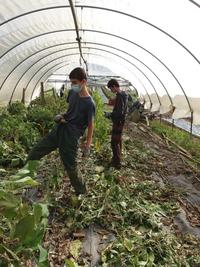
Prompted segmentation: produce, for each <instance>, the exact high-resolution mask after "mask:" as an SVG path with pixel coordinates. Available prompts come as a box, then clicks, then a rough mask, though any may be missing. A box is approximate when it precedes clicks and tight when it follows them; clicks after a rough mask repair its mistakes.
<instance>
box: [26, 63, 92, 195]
mask: <svg viewBox="0 0 200 267" xmlns="http://www.w3.org/2000/svg"><path fill="white" fill-rule="evenodd" d="M69 78H70V81H71V90H70V91H69V95H68V98H67V102H68V103H69V106H68V110H67V112H66V113H64V114H62V115H57V116H56V118H55V120H56V122H57V124H56V126H55V127H54V128H53V130H52V131H51V132H50V133H49V134H48V135H47V136H45V137H44V138H43V139H42V140H41V141H40V142H39V143H38V144H37V145H36V146H35V147H33V149H32V150H31V151H30V153H29V155H28V158H27V161H28V160H39V159H41V158H42V157H44V156H45V155H47V154H49V153H50V152H52V151H53V150H55V149H57V148H58V149H59V153H60V157H61V159H62V162H63V164H64V166H65V169H66V170H67V173H68V176H69V178H70V182H71V184H72V186H73V187H74V190H75V192H76V194H77V195H78V194H84V193H85V192H86V186H85V182H84V181H83V179H82V177H81V176H80V174H79V173H78V169H77V163H76V158H77V150H78V141H79V139H80V137H81V136H82V135H83V134H84V132H85V130H86V128H88V131H87V138H86V143H85V146H84V151H83V154H84V155H85V156H87V155H89V152H90V146H91V143H92V137H93V129H94V123H93V118H94V115H95V104H94V101H93V99H92V97H91V96H90V95H89V93H88V89H87V85H86V84H87V77H86V73H85V71H84V69H82V68H75V69H74V70H72V72H71V73H70V75H69Z"/></svg>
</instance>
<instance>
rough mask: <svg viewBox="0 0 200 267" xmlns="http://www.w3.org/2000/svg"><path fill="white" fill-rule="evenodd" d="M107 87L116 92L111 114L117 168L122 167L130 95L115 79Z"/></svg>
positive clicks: (113, 161)
mask: <svg viewBox="0 0 200 267" xmlns="http://www.w3.org/2000/svg"><path fill="white" fill-rule="evenodd" d="M107 87H108V88H109V89H110V90H111V92H112V93H114V94H116V98H115V101H114V108H113V111H112V112H111V113H110V115H109V117H110V118H111V120H112V122H113V126H112V135H111V147H112V152H113V157H112V162H111V165H112V166H113V167H115V168H116V169H120V168H121V153H122V132H123V128H124V123H125V117H126V113H127V108H128V96H127V94H126V93H125V92H124V91H121V90H120V86H119V83H118V81H117V80H115V79H111V80H109V82H108V83H107Z"/></svg>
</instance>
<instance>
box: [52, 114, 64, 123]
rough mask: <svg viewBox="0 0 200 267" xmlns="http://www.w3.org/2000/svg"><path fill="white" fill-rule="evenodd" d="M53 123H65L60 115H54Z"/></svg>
mask: <svg viewBox="0 0 200 267" xmlns="http://www.w3.org/2000/svg"><path fill="white" fill-rule="evenodd" d="M54 121H55V122H56V123H65V119H64V117H63V115H61V114H58V115H56V116H55V118H54Z"/></svg>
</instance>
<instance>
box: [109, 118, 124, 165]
mask: <svg viewBox="0 0 200 267" xmlns="http://www.w3.org/2000/svg"><path fill="white" fill-rule="evenodd" d="M123 127H124V122H114V123H113V126H112V135H111V147H112V152H113V157H112V164H113V165H114V166H120V164H121V154H122V132H123Z"/></svg>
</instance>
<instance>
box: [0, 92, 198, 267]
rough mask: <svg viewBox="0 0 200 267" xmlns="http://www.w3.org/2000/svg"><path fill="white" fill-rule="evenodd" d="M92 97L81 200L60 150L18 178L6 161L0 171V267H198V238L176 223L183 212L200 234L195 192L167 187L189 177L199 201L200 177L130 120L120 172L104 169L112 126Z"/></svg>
mask: <svg viewBox="0 0 200 267" xmlns="http://www.w3.org/2000/svg"><path fill="white" fill-rule="evenodd" d="M94 97H95V99H96V102H97V109H98V114H97V120H98V119H99V120H98V125H97V130H96V133H95V138H94V145H93V149H92V151H91V154H90V156H89V157H88V158H87V159H86V158H82V155H81V151H80V152H79V158H78V164H79V167H80V171H81V173H82V175H83V177H84V178H85V180H86V181H87V193H86V194H85V195H81V196H79V197H77V196H76V195H75V194H74V192H73V189H72V188H71V186H70V183H69V180H68V177H67V174H66V173H65V171H64V169H63V166H62V164H61V162H60V158H59V155H58V152H57V151H56V152H53V153H51V155H49V156H48V157H45V158H44V159H43V160H42V161H41V162H40V163H37V162H30V163H29V164H28V165H26V166H25V167H23V168H21V169H20V170H19V171H16V167H14V166H11V162H12V158H9V162H8V163H7V164H10V165H8V166H7V165H6V166H2V168H1V169H0V175H1V181H0V211H1V213H0V241H1V242H0V266H2V267H4V266H14V267H17V266H27V267H33V266H34V267H35V266H38V267H43V266H44V267H47V266H52V267H60V266H61V267H62V266H67V267H77V266H85V267H86V266H88V267H89V266H102V267H118V266H119V267H122V266H126V267H129V266H135V267H140V266H147V267H150V266H166V267H172V266H185V267H186V266H191V267H195V266H200V256H199V251H200V242H199V238H198V236H194V235H191V234H190V233H188V232H187V231H186V232H184V234H183V233H182V232H181V229H180V227H179V225H177V223H176V222H175V218H177V216H178V215H179V214H180V212H182V211H184V212H185V214H186V219H187V221H188V223H189V224H190V226H191V227H193V228H194V227H195V229H197V231H198V226H199V222H200V221H199V219H200V218H199V210H198V206H197V205H196V206H195V203H194V202H192V201H191V194H194V190H193V188H192V186H191V187H190V188H188V190H184V189H185V187H184V186H181V185H180V184H177V183H175V182H172V181H174V180H176V177H177V179H178V177H184V178H187V181H188V184H191V185H193V186H194V187H195V189H196V191H195V194H196V196H198V193H199V191H198V190H200V183H199V182H198V177H199V174H198V172H196V171H195V170H194V168H192V167H191V166H190V164H189V163H188V159H185V160H183V158H182V155H181V154H179V152H178V149H177V148H176V147H173V146H170V145H169V144H166V142H165V141H164V140H163V139H162V138H160V137H159V136H157V135H156V134H154V133H153V132H152V131H151V129H150V128H149V127H146V126H145V125H143V124H138V125H136V124H134V123H132V122H129V121H128V122H127V125H126V128H125V132H124V144H123V166H122V168H121V170H120V171H118V170H115V169H113V168H110V167H108V162H109V160H110V158H111V151H110V144H109V135H108V133H109V122H108V121H107V122H106V126H105V119H104V118H103V116H102V114H103V110H102V109H103V105H102V103H101V101H100V98H98V96H97V95H96V96H94ZM43 108H44V109H45V107H43ZM48 108H49V107H48ZM27 112H28V111H27ZM41 117H42V116H41ZM26 119H27V117H26ZM48 120H49V119H48ZM37 123H39V124H40V123H41V122H37ZM45 127H47V128H48V127H49V126H48V125H47V124H46V125H45ZM40 128H41V127H39V126H37V129H38V130H39V129H40ZM39 132H40V130H39ZM40 134H41V135H42V134H43V131H41V132H40ZM15 141H16V142H19V143H20V145H21V142H22V141H20V139H17V140H15ZM11 142H13V140H11ZM23 149H24V150H23V151H25V152H23V153H26V149H25V148H23ZM10 155H12V154H10ZM22 160H23V159H22ZM173 177H175V178H174V179H173ZM183 180H184V179H183V178H182V180H181V181H183ZM182 185H183V182H182ZM189 189H190V190H189ZM192 190H193V191H192ZM189 196H190V197H189ZM189 200H190V201H189ZM183 223H184V222H183Z"/></svg>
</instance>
